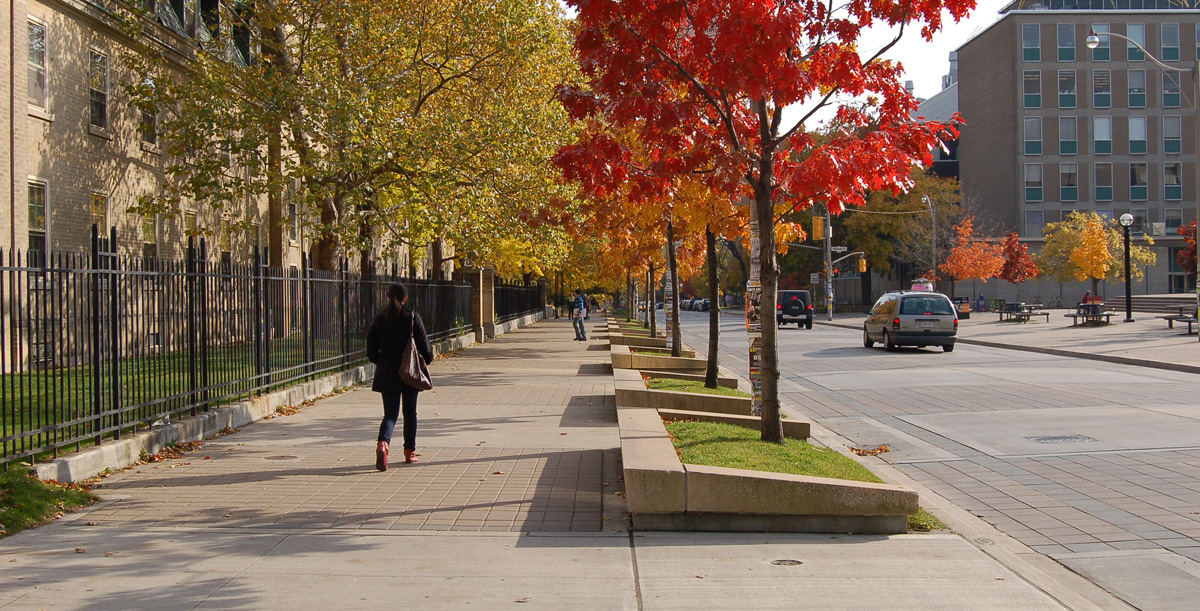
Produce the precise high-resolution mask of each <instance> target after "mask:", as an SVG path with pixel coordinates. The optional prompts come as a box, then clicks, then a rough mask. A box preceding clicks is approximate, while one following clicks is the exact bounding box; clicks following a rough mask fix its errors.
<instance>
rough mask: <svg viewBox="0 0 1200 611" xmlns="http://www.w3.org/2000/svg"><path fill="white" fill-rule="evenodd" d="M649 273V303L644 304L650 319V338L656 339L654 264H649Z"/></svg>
mask: <svg viewBox="0 0 1200 611" xmlns="http://www.w3.org/2000/svg"><path fill="white" fill-rule="evenodd" d="M649 268H650V269H649V271H648V272H647V273H646V285H647V286H648V287H650V301H649V302H647V303H646V315H647V316H649V317H650V337H658V310H657V309H655V307H654V300H655V299H657V296H656V295H655V294H654V292H655V291H654V262H653V261H651V262H650V264H649Z"/></svg>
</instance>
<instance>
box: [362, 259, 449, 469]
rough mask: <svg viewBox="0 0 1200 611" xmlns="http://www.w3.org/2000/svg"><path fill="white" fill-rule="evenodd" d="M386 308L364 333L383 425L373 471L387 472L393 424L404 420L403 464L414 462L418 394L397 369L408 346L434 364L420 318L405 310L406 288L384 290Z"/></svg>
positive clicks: (376, 448) (400, 285)
mask: <svg viewBox="0 0 1200 611" xmlns="http://www.w3.org/2000/svg"><path fill="white" fill-rule="evenodd" d="M387 300H388V302H387V306H386V307H384V309H383V312H382V313H381V314H379V316H376V317H375V320H374V321H373V322H372V323H371V327H370V329H368V330H367V359H368V360H370V361H371V362H372V363H375V380H374V381H373V382H372V383H371V390H373V391H375V392H377V393H380V394H381V395H382V396H383V422H381V423H380V424H379V439H378V441H377V444H376V446H375V468H376V469H378V470H380V471H387V468H388V453H389V450H390V448H391V443H392V431H393V430H394V429H395V428H396V420H398V419H399V418H400V417H401V414H403V417H404V462H406V463H415V462H417V393H419V392H421V391H420V390H418V389H416V388H413V387H411V386H408V385H407V384H405V383H404V381H403V380H402V379H401V378H400V365H401V363H402V362H403V360H404V350H405V348H407V347H408V345H409V342H410V341H412V342H414V343H415V345H416V348H417V352H418V353H419V354H420V355H421V358H423V359H425V362H426V363H430V362H432V361H433V347H432V346H430V345H429V336H428V335H427V334H426V333H425V323H423V322H421V316H420V315H419V314H417V313H416V312H414V311H412V310H410V309H408V308H406V307H405V303H406V302H407V301H408V288H407V287H405V286H404V285H403V284H398V283H397V284H393V285H391V286H389V287H388V289H387Z"/></svg>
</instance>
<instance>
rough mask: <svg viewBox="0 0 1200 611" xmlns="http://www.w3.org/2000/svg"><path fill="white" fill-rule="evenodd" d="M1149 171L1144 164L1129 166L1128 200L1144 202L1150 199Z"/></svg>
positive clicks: (1131, 164)
mask: <svg viewBox="0 0 1200 611" xmlns="http://www.w3.org/2000/svg"><path fill="white" fill-rule="evenodd" d="M1149 179H1150V171H1149V168H1148V167H1147V166H1146V162H1144V161H1143V162H1138V163H1130V164H1129V199H1130V200H1132V201H1135V202H1144V201H1146V200H1147V199H1149V198H1150V181H1149Z"/></svg>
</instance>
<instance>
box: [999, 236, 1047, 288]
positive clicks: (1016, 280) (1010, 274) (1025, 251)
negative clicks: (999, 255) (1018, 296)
mask: <svg viewBox="0 0 1200 611" xmlns="http://www.w3.org/2000/svg"><path fill="white" fill-rule="evenodd" d="M1001 250H1002V252H1003V253H1004V266H1003V267H1001V268H1000V273H999V274H997V275H996V277H997V278H1000V279H1001V280H1007V281H1008V282H1011V283H1013V284H1020V283H1022V282H1025V281H1026V280H1028V279H1030V278H1035V277H1037V275H1038V267H1037V264H1036V263H1034V262H1033V259H1032V258H1030V256H1029V248H1028V247H1027V246H1025V245H1024V244H1022V243H1021V242H1020V240H1019V239H1018V238H1017V233H1016V232H1015V231H1014V232H1012V233H1010V234H1008V235H1006V236H1004V244H1003V246H1002V247H1001Z"/></svg>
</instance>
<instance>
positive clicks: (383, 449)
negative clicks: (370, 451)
mask: <svg viewBox="0 0 1200 611" xmlns="http://www.w3.org/2000/svg"><path fill="white" fill-rule="evenodd" d="M387 463H388V442H386V441H381V442H379V445H378V446H375V468H376V469H377V470H379V471H387Z"/></svg>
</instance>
